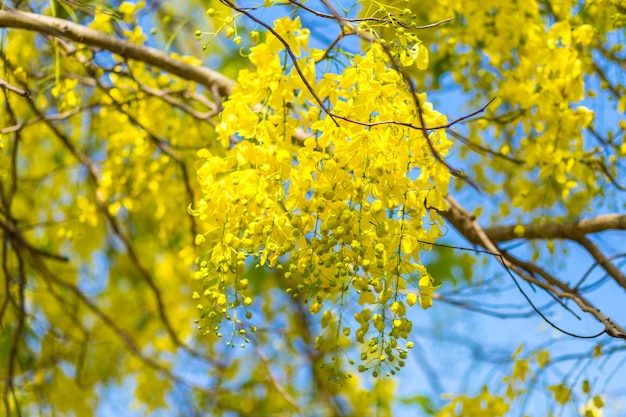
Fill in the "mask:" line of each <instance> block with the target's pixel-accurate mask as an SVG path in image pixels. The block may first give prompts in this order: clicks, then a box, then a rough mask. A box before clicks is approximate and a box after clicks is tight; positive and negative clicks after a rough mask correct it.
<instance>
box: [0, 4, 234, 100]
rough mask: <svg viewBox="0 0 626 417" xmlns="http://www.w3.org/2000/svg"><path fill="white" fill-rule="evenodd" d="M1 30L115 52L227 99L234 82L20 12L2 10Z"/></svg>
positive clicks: (70, 24) (153, 52) (103, 36)
mask: <svg viewBox="0 0 626 417" xmlns="http://www.w3.org/2000/svg"><path fill="white" fill-rule="evenodd" d="M0 27H5V28H15V29H26V30H32V31H35V32H40V33H45V34H48V35H52V36H55V37H59V38H65V39H69V40H71V41H74V42H79V43H83V44H85V45H88V46H90V47H96V48H101V49H105V50H107V51H110V52H113V53H114V54H117V55H120V56H122V57H124V58H126V59H134V60H136V61H141V62H145V63H146V64H150V65H153V66H155V67H158V68H161V69H163V70H165V71H167V72H169V73H171V74H174V75H177V76H179V77H181V78H184V79H186V80H189V81H195V82H197V83H200V84H202V85H204V86H206V87H207V88H211V87H212V86H217V88H218V90H219V91H220V93H221V95H223V96H228V95H229V94H230V91H231V89H232V87H233V85H234V82H233V81H232V80H230V79H228V78H227V77H225V76H223V75H222V74H220V73H219V72H217V71H214V70H212V69H210V68H206V67H201V66H194V65H190V64H187V63H185V62H182V61H179V60H176V59H174V58H172V57H170V56H169V55H168V54H166V53H165V52H163V51H160V50H158V49H154V48H150V47H147V46H142V45H136V44H133V43H130V42H128V41H125V40H123V39H119V38H116V37H114V36H111V35H107V34H106V33H103V32H100V31H97V30H94V29H90V28H88V27H85V26H83V25H80V24H77V23H73V22H70V21H68V20H64V19H58V18H56V17H49V16H42V15H39V14H35V13H27V12H21V11H17V10H12V9H8V10H0Z"/></svg>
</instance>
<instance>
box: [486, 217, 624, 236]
mask: <svg viewBox="0 0 626 417" xmlns="http://www.w3.org/2000/svg"><path fill="white" fill-rule="evenodd" d="M523 226H524V232H523V233H521V234H517V233H515V231H514V230H515V227H516V226H513V225H511V226H495V227H488V228H485V229H484V231H485V234H486V235H487V236H488V237H489V239H490V240H491V241H492V242H494V243H501V242H507V241H509V240H514V239H570V240H577V239H578V238H580V237H581V236H583V235H587V234H590V233H598V232H604V231H607V230H626V214H622V215H619V214H605V215H601V216H597V217H594V218H591V219H586V220H578V221H574V222H565V223H542V224H525V225H523Z"/></svg>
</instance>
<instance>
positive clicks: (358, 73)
mask: <svg viewBox="0 0 626 417" xmlns="http://www.w3.org/2000/svg"><path fill="white" fill-rule="evenodd" d="M274 28H275V31H276V32H277V33H278V34H279V36H281V37H282V38H283V39H284V40H286V42H287V43H288V45H289V47H290V48H291V50H292V51H294V53H295V54H296V56H299V57H300V58H298V60H297V61H296V63H295V64H294V63H291V64H287V62H289V61H288V60H287V59H285V51H284V46H283V43H281V42H279V41H278V39H277V38H276V37H274V36H273V35H271V34H268V40H267V42H266V43H262V44H258V45H256V46H254V47H252V48H250V54H249V59H250V62H251V63H252V65H253V67H252V68H251V69H250V70H243V71H241V72H240V74H239V79H238V82H237V85H236V86H235V88H234V91H233V93H232V95H231V96H230V97H229V99H228V101H226V102H225V103H224V109H223V113H222V115H221V123H220V124H219V125H218V127H217V131H218V133H219V136H220V142H221V147H220V148H219V149H215V148H214V149H211V150H209V149H204V150H202V151H201V152H199V157H200V158H202V163H201V165H199V167H198V169H197V174H198V178H199V181H200V184H201V186H202V194H203V195H202V198H201V199H200V200H199V201H198V202H197V203H196V204H195V205H194V206H192V207H190V212H191V213H192V214H193V215H195V216H198V218H199V220H200V223H201V227H202V228H203V230H202V234H201V235H198V237H197V244H198V245H200V246H201V248H202V250H203V255H202V256H201V257H199V259H198V266H199V268H198V270H197V272H196V273H195V276H196V278H197V279H199V280H202V283H203V287H204V293H203V295H202V296H201V297H200V296H199V295H198V296H199V297H198V298H200V300H199V305H198V308H199V309H200V310H201V314H202V318H203V319H204V320H205V323H201V326H204V327H205V329H207V331H218V329H219V322H220V321H221V320H223V319H232V314H231V312H232V311H233V310H236V309H238V308H240V307H245V306H248V305H250V304H252V303H253V296H252V294H251V293H250V291H248V289H247V288H248V286H247V282H245V283H244V278H243V273H244V271H245V270H246V268H248V267H249V266H252V265H256V266H257V267H259V266H267V267H270V268H277V269H279V270H281V271H282V272H281V276H282V277H283V278H284V279H285V280H286V282H287V284H286V286H287V287H288V288H287V291H288V292H289V293H290V294H291V295H292V296H293V297H296V298H300V299H303V300H304V301H306V302H308V303H309V311H310V312H311V313H312V314H317V313H319V312H320V311H322V310H324V314H323V315H322V316H323V318H322V320H325V321H326V322H327V323H328V321H329V320H331V319H335V320H337V323H336V326H342V323H340V322H341V320H346V319H345V318H343V316H342V315H341V314H339V315H337V314H336V311H338V310H341V307H342V306H343V305H344V304H345V303H347V302H348V301H349V300H354V301H357V302H358V303H359V304H360V305H361V306H363V310H362V311H361V312H360V313H358V314H357V315H356V316H355V319H356V321H357V322H358V325H359V326H360V328H359V330H357V331H356V332H355V337H356V339H357V340H358V341H359V342H361V343H364V344H367V345H368V348H367V349H368V350H367V352H370V353H375V355H374V362H375V363H376V364H378V363H380V362H385V361H387V363H389V362H393V361H394V360H395V359H396V358H397V356H395V355H394V353H393V350H398V351H399V352H400V353H402V352H403V351H404V350H403V349H405V347H407V346H402V347H401V346H400V344H398V343H397V340H398V339H405V338H406V337H407V336H408V334H409V332H410V330H411V327H412V324H411V322H410V321H409V320H408V319H407V318H406V308H407V306H409V307H410V306H413V305H415V304H416V303H418V302H419V304H420V305H421V306H422V307H423V308H428V307H430V306H431V304H432V296H433V293H434V291H435V290H436V289H437V286H436V285H435V280H434V279H433V278H432V277H431V276H430V275H429V274H428V272H427V271H426V268H425V267H424V266H423V265H422V264H421V263H420V256H419V255H420V251H422V250H424V249H428V248H429V247H430V244H431V243H432V242H433V241H434V240H435V239H436V238H438V237H440V236H441V234H442V232H441V226H442V225H443V220H442V218H441V217H440V215H439V213H438V211H440V210H445V209H446V203H445V200H444V198H443V196H444V195H445V194H447V189H448V183H449V180H450V173H449V171H448V169H447V168H446V167H445V166H444V165H443V164H441V163H440V162H439V161H438V160H437V158H436V157H435V156H434V155H433V150H434V151H436V152H438V153H439V155H441V156H444V155H446V153H447V151H448V149H449V148H450V146H451V142H450V140H448V139H447V137H446V135H445V132H444V131H443V130H433V131H429V133H428V136H427V137H425V136H424V132H425V130H421V129H416V128H414V127H410V126H408V124H410V125H413V126H419V125H420V123H421V120H423V121H424V123H425V124H426V125H427V126H441V125H445V124H446V123H447V121H446V118H445V116H443V115H442V114H440V113H438V112H436V111H434V110H433V108H432V106H431V104H430V103H428V102H427V101H426V96H425V94H419V95H417V96H416V97H415V96H414V95H413V94H412V93H411V92H410V91H409V90H408V89H407V87H406V85H405V82H404V80H403V77H402V75H401V74H400V73H398V72H397V71H396V70H395V69H393V66H392V65H390V62H389V59H390V58H389V57H388V55H387V54H386V51H385V50H384V49H383V48H382V47H381V46H380V45H378V44H372V45H371V48H370V49H369V50H368V51H367V52H365V53H364V54H363V55H356V56H353V57H352V58H351V60H350V63H349V64H348V65H346V67H345V68H344V69H343V71H342V72H341V73H328V72H327V73H324V74H318V73H317V72H316V70H317V66H316V64H315V62H314V61H313V60H312V59H311V58H310V57H309V56H307V55H306V54H307V52H308V48H307V44H308V35H309V31H308V30H306V29H302V28H301V27H300V22H299V20H297V19H296V20H290V19H288V18H282V19H279V20H277V21H276V22H275V27H274ZM295 65H297V67H298V68H295ZM298 69H299V71H298ZM303 77H304V79H306V81H307V83H308V86H307V85H306V83H305V82H304V80H303ZM309 87H310V88H309ZM415 100H419V103H420V105H419V107H418V106H416V104H415ZM321 103H324V106H325V107H326V109H331V110H330V111H331V113H330V114H328V113H327V112H326V111H325V109H324V107H322V105H321ZM418 108H419V109H421V112H422V114H421V118H420V114H419V112H418V110H417V109H418ZM385 121H391V122H393V121H402V122H404V123H405V124H398V123H377V122H385ZM411 283H412V284H411ZM334 316H336V317H334ZM343 324H346V323H343ZM344 334H345V335H348V334H350V331H349V330H347V331H345V332H344ZM408 347H410V345H409V346H408ZM398 357H399V356H398ZM362 359H364V360H366V361H368V362H367V363H369V362H370V361H372V356H371V355H370V354H369V353H365V354H364V356H363V357H362ZM367 363H366V364H365V365H363V369H366V368H367V366H368V365H367Z"/></svg>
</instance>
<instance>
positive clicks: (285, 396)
mask: <svg viewBox="0 0 626 417" xmlns="http://www.w3.org/2000/svg"><path fill="white" fill-rule="evenodd" d="M254 350H255V351H256V353H257V355H258V356H259V359H260V360H261V362H262V363H263V366H264V367H265V371H266V372H267V377H268V378H269V380H270V383H271V384H272V386H273V387H274V389H275V390H276V392H278V394H279V395H280V396H281V397H283V399H284V400H285V401H286V402H287V404H289V405H290V406H291V408H293V409H294V410H296V412H297V413H298V415H299V416H300V417H306V413H305V412H304V410H303V409H302V407H300V406H299V405H298V403H297V402H296V400H295V399H294V398H293V397H292V396H291V394H289V392H287V390H286V389H285V387H284V386H283V385H282V384H281V383H280V381H278V380H277V379H276V377H275V376H274V373H273V372H272V369H271V367H270V360H269V359H268V358H267V356H265V354H264V353H263V351H262V350H261V348H260V347H259V346H258V345H257V344H256V343H255V344H254Z"/></svg>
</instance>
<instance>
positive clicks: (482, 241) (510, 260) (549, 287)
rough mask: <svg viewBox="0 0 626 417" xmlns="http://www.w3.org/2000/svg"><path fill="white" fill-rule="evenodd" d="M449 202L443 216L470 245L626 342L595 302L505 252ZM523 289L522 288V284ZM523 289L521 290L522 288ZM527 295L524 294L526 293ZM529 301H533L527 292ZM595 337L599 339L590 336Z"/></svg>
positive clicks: (619, 330) (617, 328)
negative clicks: (590, 316) (568, 303)
mask: <svg viewBox="0 0 626 417" xmlns="http://www.w3.org/2000/svg"><path fill="white" fill-rule="evenodd" d="M446 202H447V203H448V207H449V208H448V211H445V212H442V215H443V216H444V217H445V218H446V219H447V220H448V221H449V222H450V223H451V224H452V225H453V226H454V227H455V228H456V229H457V230H458V232H459V233H461V234H462V235H463V236H464V237H465V238H466V239H467V240H469V241H470V242H472V243H474V244H477V245H480V246H482V247H484V248H485V249H487V250H488V251H489V252H491V253H492V254H493V255H495V256H497V257H498V258H499V260H500V262H501V263H502V265H503V266H504V267H505V268H506V270H507V272H509V274H510V276H511V277H512V278H513V279H514V280H515V277H514V276H513V274H512V273H513V272H514V273H515V274H517V275H518V276H520V277H521V278H522V279H524V280H525V281H527V282H529V283H531V284H534V285H536V286H538V287H540V288H541V289H543V290H545V291H546V292H548V293H552V294H554V295H556V296H557V297H559V298H567V299H571V300H573V301H574V302H575V303H576V305H577V306H578V307H579V308H580V309H581V310H582V311H584V312H586V313H589V314H591V315H592V316H594V317H595V318H596V319H597V320H598V321H599V322H600V323H602V324H603V325H604V331H603V333H606V334H608V335H610V336H612V337H615V338H621V339H626V331H624V329H622V328H621V327H620V326H619V325H617V324H615V323H613V321H612V320H611V319H610V318H609V317H607V316H605V315H604V314H602V313H601V312H600V310H599V309H598V308H596V307H595V306H594V305H593V304H592V303H591V302H589V301H588V300H587V299H586V298H584V297H583V296H582V295H580V294H579V293H578V292H577V291H576V290H573V289H571V288H570V287H569V286H568V285H567V284H565V283H564V282H562V281H559V280H557V279H556V278H554V277H552V276H551V275H550V274H549V273H548V272H546V271H545V270H543V269H542V268H539V267H538V266H537V265H535V264H534V263H532V262H524V261H522V260H519V259H517V258H515V257H513V256H512V255H511V254H509V253H503V252H501V251H500V250H499V249H498V248H497V247H496V245H495V244H494V242H493V241H491V240H490V238H489V237H488V235H487V233H486V232H485V230H483V229H482V228H481V227H480V226H479V225H478V222H477V221H476V218H475V217H474V216H473V215H471V214H470V213H469V212H467V211H466V210H465V209H464V208H463V207H462V206H461V205H460V204H459V203H458V202H457V201H456V200H455V199H454V198H452V196H449V195H448V196H447V197H446ZM524 271H528V272H530V273H531V274H536V275H538V276H540V277H541V278H543V280H540V279H537V278H535V276H533V275H531V274H529V273H526V272H524ZM518 287H519V285H518ZM520 290H521V288H520ZM522 293H523V292H522ZM523 295H524V296H525V297H526V299H527V301H529V302H530V299H529V298H528V297H527V296H526V295H525V294H524V293H523ZM531 307H533V309H534V310H535V311H536V312H537V313H538V314H539V315H540V316H541V317H542V318H543V319H544V320H545V321H546V322H547V323H548V324H550V325H551V326H552V327H554V328H556V329H558V330H560V331H561V332H563V333H566V334H569V335H571V336H574V337H582V336H578V335H575V334H572V333H569V332H566V331H564V330H563V329H560V328H559V327H557V326H556V325H555V324H554V323H552V322H551V321H549V320H548V319H547V317H545V315H543V314H542V313H541V311H540V310H538V309H537V308H536V307H535V306H534V305H533V304H532V303H531ZM589 337H595V336H589Z"/></svg>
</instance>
